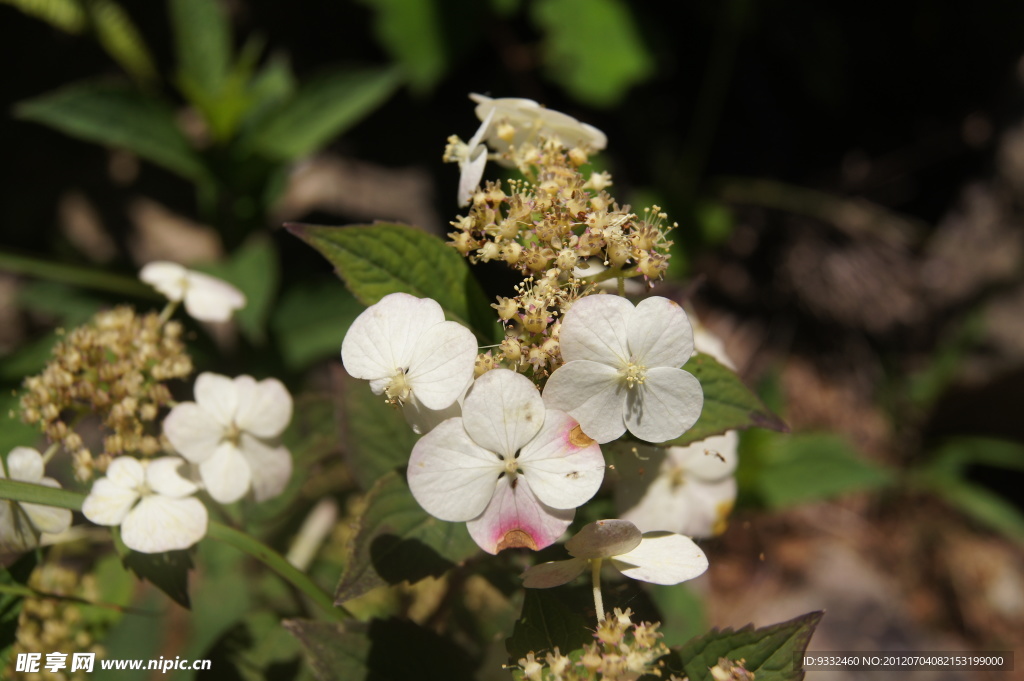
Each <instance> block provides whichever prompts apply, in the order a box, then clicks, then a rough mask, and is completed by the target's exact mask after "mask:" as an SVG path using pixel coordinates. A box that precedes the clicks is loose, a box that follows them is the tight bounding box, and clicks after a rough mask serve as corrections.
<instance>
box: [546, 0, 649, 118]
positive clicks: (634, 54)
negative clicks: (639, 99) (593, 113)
mask: <svg viewBox="0 0 1024 681" xmlns="http://www.w3.org/2000/svg"><path fill="white" fill-rule="evenodd" d="M533 20H534V22H535V23H536V24H537V25H538V26H539V27H540V28H541V29H542V30H543V31H544V32H545V33H546V36H545V38H544V46H543V49H544V64H545V66H546V67H547V72H548V75H549V76H550V77H551V78H552V79H554V80H555V81H557V82H559V83H560V84H561V85H563V86H564V87H565V89H566V90H568V91H569V92H570V93H571V94H572V95H573V96H574V97H576V98H577V99H579V100H580V101H583V102H587V103H588V104H592V105H595V106H611V105H613V104H615V103H616V102H618V101H619V100H621V99H622V97H623V96H624V95H625V94H626V91H627V90H628V89H629V88H630V87H631V86H633V85H635V84H636V83H639V82H642V81H643V80H645V79H646V78H647V77H648V76H649V75H650V74H651V73H652V72H653V71H654V58H653V57H652V56H651V54H650V52H648V50H647V48H646V47H645V45H644V41H643V39H642V38H641V37H640V34H639V32H638V31H637V27H636V24H635V22H634V21H633V14H632V12H631V11H630V6H629V5H628V4H626V3H624V2H621V1H620V0H545V2H537V3H534V4H533Z"/></svg>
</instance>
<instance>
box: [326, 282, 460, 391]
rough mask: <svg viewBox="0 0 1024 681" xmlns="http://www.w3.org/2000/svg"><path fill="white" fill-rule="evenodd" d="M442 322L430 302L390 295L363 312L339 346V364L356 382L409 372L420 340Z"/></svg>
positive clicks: (439, 308)
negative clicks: (403, 370)
mask: <svg viewBox="0 0 1024 681" xmlns="http://www.w3.org/2000/svg"><path fill="white" fill-rule="evenodd" d="M443 321H444V311H442V310H441V306H440V305H439V304H438V303H437V302H436V301H434V300H431V299H430V298H417V297H415V296H411V295H409V294H408V293H391V294H389V295H386V296H384V297H383V298H381V299H380V301H378V302H377V303H376V304H374V305H371V306H370V307H368V308H366V309H365V310H363V312H362V313H361V314H360V315H359V316H358V317H356V319H355V321H354V322H352V325H351V326H350V327H349V329H348V333H346V334H345V338H344V340H342V342H341V361H342V363H343V364H344V365H345V370H346V371H347V372H348V373H349V374H351V375H352V376H354V377H356V378H362V379H366V380H372V379H375V378H390V377H391V376H392V375H393V374H394V373H395V372H396V371H399V370H402V369H408V368H409V362H410V360H411V359H412V356H413V353H414V352H415V350H416V346H417V344H418V343H419V339H420V336H422V335H423V333H424V332H425V331H426V330H427V329H429V328H430V327H432V326H434V325H436V324H440V323H441V322H443Z"/></svg>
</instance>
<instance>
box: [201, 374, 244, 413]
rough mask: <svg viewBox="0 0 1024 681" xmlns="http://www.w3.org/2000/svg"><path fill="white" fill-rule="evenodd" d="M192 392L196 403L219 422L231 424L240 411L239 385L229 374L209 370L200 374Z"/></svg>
mask: <svg viewBox="0 0 1024 681" xmlns="http://www.w3.org/2000/svg"><path fill="white" fill-rule="evenodd" d="M192 392H193V394H194V395H195V398H196V404H198V405H199V406H200V407H202V408H203V410H204V411H206V412H207V413H208V414H209V415H210V416H212V417H213V418H214V419H215V420H216V421H217V423H219V424H221V425H222V426H225V427H227V426H230V425H231V424H232V423H234V421H235V414H237V413H238V386H236V385H235V382H234V381H233V380H231V379H230V378H228V377H227V376H221V375H220V374H214V373H211V372H209V371H206V372H203V373H201V374H199V376H198V377H197V378H196V382H195V385H194V386H193V387H192Z"/></svg>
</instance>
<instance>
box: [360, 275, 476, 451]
mask: <svg viewBox="0 0 1024 681" xmlns="http://www.w3.org/2000/svg"><path fill="white" fill-rule="evenodd" d="M476 354H477V345H476V339H475V338H474V337H473V333H472V332H471V331H469V329H467V328H465V327H464V326H462V325H460V324H458V323H457V322H448V321H445V319H444V312H443V311H442V309H441V306H440V305H438V303H437V302H436V301H434V300H431V299H430V298H416V297H415V296H411V295H409V294H408V293H392V294H390V295H387V296H384V297H383V298H381V299H380V301H379V302H378V303H376V304H375V305H371V306H370V307H368V308H367V309H366V310H364V311H363V313H362V314H360V315H359V316H358V317H356V319H355V321H354V322H352V326H351V327H349V330H348V333H347V334H345V339H344V340H343V341H342V343H341V361H342V363H343V364H344V365H345V369H346V370H347V371H348V373H349V374H351V375H352V376H355V377H356V378H362V379H366V380H368V381H370V388H371V389H372V390H373V392H374V394H375V395H380V394H381V393H384V394H385V395H387V398H388V400H389V401H391V402H392V403H394V404H398V405H400V406H402V408H403V409H402V411H403V413H404V414H405V418H406V420H407V421H408V422H409V424H410V425H411V426H412V428H413V430H414V431H416V432H417V433H424V432H426V431H428V430H430V429H431V428H432V427H433V426H434V425H436V424H437V423H440V421H442V420H444V418H447V417H449V416H457V415H458V413H459V412H458V405H457V400H458V399H459V398H460V397H461V396H462V395H463V394H464V393H465V392H466V388H467V387H468V386H469V384H470V382H471V381H472V380H473V365H474V362H475V360H476ZM436 412H441V414H437V413H436Z"/></svg>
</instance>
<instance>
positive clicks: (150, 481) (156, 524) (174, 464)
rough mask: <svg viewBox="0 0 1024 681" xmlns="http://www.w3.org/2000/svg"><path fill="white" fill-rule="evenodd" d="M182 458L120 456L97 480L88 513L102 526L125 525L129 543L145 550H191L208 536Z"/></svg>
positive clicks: (88, 501) (123, 530)
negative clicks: (182, 469) (184, 474)
mask: <svg viewBox="0 0 1024 681" xmlns="http://www.w3.org/2000/svg"><path fill="white" fill-rule="evenodd" d="M183 463H185V462H184V461H182V460H181V459H179V458H178V457H176V456H166V457H162V458H159V459H154V460H152V461H139V460H138V459H135V458H132V457H130V456H119V457H117V458H116V459H114V460H113V461H112V462H111V464H110V467H109V468H107V476H106V477H105V478H100V479H99V480H97V481H96V482H95V483H93V486H92V490H91V491H90V492H89V496H87V497H86V498H85V501H84V502H82V514H83V515H84V516H85V517H86V518H88V519H89V520H91V521H92V522H94V523H96V524H97V525H120V526H121V540H122V541H123V542H124V544H125V546H127V547H128V548H130V549H132V550H133V551H139V552H140V553H161V552H163V551H177V550H180V549H187V548H188V547H190V546H192V545H193V544H195V543H196V542H197V541H199V540H200V539H202V538H203V537H204V536H205V535H206V525H207V515H206V507H205V506H203V504H202V502H200V501H199V500H198V499H196V498H195V497H193V496H192V495H193V494H195V492H196V490H197V489H198V487H196V485H195V483H193V482H191V481H189V480H186V479H185V478H183V477H181V475H179V474H178V466H180V465H181V464H183Z"/></svg>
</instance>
